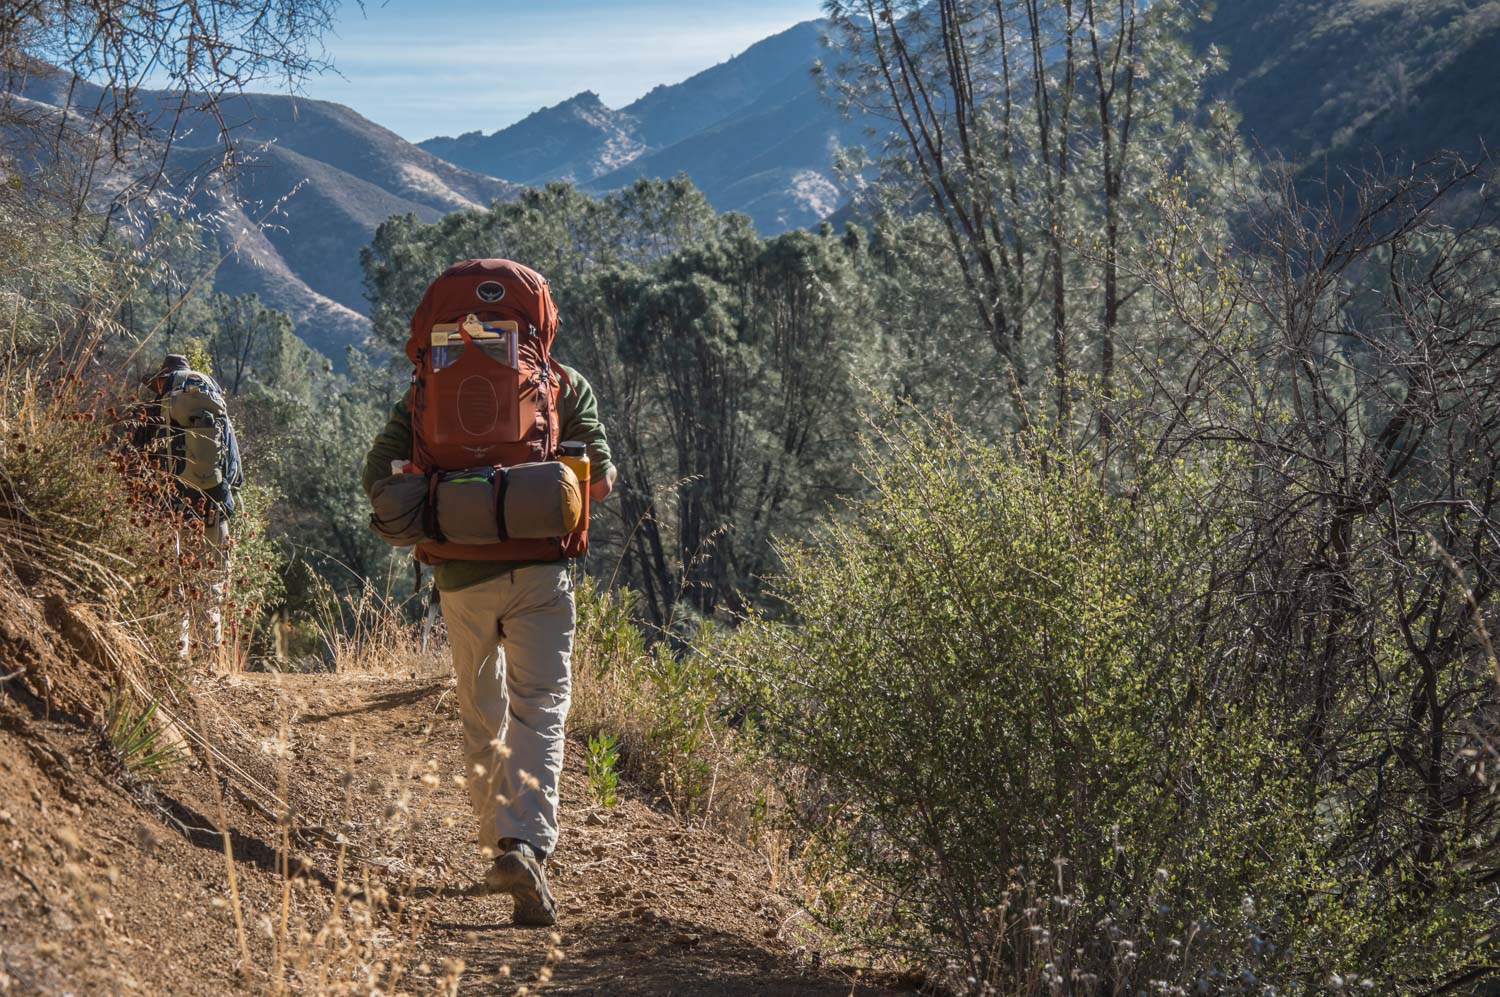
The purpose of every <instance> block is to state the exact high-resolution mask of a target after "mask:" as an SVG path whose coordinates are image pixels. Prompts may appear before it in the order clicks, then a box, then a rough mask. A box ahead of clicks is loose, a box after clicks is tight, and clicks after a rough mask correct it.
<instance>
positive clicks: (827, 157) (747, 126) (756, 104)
mask: <svg viewBox="0 0 1500 997" xmlns="http://www.w3.org/2000/svg"><path fill="white" fill-rule="evenodd" d="M827 29H828V24H827V22H825V21H805V22H803V23H801V24H797V25H794V26H793V27H791V28H788V29H787V30H785V31H782V32H780V33H778V34H775V35H772V36H771V37H769V38H766V39H764V40H762V41H760V42H757V43H755V44H754V45H752V46H750V47H749V48H748V49H746V50H745V51H744V52H742V53H740V54H739V55H737V56H735V57H734V58H732V59H729V60H728V61H726V62H723V63H720V64H719V65H717V66H714V67H712V68H710V69H706V70H704V71H703V72H701V73H697V74H695V75H694V76H691V77H689V78H688V79H686V80H683V81H682V82H681V83H675V84H671V85H664V86H658V87H656V88H654V89H652V90H651V92H649V93H647V94H646V95H645V96H643V97H641V98H640V99H639V100H636V101H634V102H633V103H631V104H629V105H627V106H626V107H624V108H621V109H619V110H615V109H612V108H610V107H608V106H606V105H605V104H604V103H603V101H602V100H600V98H599V96H598V94H596V93H594V92H592V91H588V90H586V91H584V92H582V93H580V94H577V95H576V96H574V97H571V98H569V99H568V100H565V101H563V102H562V103H560V104H556V105H554V106H552V107H547V108H543V109H542V110H540V111H537V112H535V113H533V114H531V115H528V116H527V117H526V118H524V119H522V120H521V121H518V122H516V123H515V124H513V125H511V126H509V127H508V128H503V129H501V130H500V131H497V132H494V133H492V134H489V135H485V134H483V133H481V132H478V131H474V132H467V133H465V134H463V135H459V136H457V137H456V138H449V137H446V136H439V137H437V138H431V139H428V140H427V141H425V142H422V143H420V145H421V147H422V148H424V149H426V150H427V151H429V152H431V153H434V154H435V155H438V156H441V157H443V158H444V159H446V160H448V161H449V162H452V163H455V164H457V165H459V166H463V167H465V168H467V169H470V170H473V171H475V172H478V173H486V174H488V175H490V176H494V177H503V178H505V179H507V180H512V181H515V182H517V183H522V184H526V185H537V184H542V183H545V182H547V181H550V180H566V181H570V182H573V183H576V184H578V185H579V186H581V187H583V188H584V189H585V190H589V191H591V192H595V193H600V192H604V191H608V190H613V189H616V188H619V187H623V186H626V185H628V184H629V183H631V182H632V181H634V180H635V179H637V178H638V177H643V176H650V177H658V176H674V175H676V174H678V173H686V174H687V175H688V176H689V177H691V178H692V180H693V182H694V183H695V184H696V185H697V186H698V187H699V188H700V189H701V190H702V191H703V192H704V194H705V195H707V197H708V199H709V201H710V202H711V203H712V204H713V205H714V206H715V207H716V208H718V209H719V210H721V211H743V212H745V213H746V214H748V215H749V216H750V217H751V219H752V220H754V221H755V223H756V226H757V227H758V228H759V229H760V230H761V231H762V232H763V233H768V234H769V233H774V232H780V231H783V230H785V229H788V228H796V227H799V226H805V225H813V224H816V223H817V222H819V221H821V220H823V219H824V218H826V217H828V216H829V215H830V214H832V213H833V211H834V210H835V209H836V208H837V207H838V205H839V204H840V203H841V200H842V194H841V192H840V191H839V188H838V184H837V180H836V179H835V177H834V172H833V158H834V154H835V152H836V151H837V149H838V147H839V146H841V145H849V144H853V143H856V142H858V141H860V140H861V138H862V137H863V133H862V130H861V128H860V126H859V125H857V124H856V123H855V122H851V121H849V120H846V119H845V118H844V117H843V116H842V115H841V114H840V113H839V111H838V110H837V109H836V108H835V107H833V106H832V105H831V104H830V103H829V102H827V101H826V100H824V99H823V98H822V97H821V96H820V95H819V94H818V92H817V89H816V85H815V83H814V81H813V78H812V67H813V65H814V63H815V62H817V61H818V60H819V59H820V58H822V57H823V56H824V55H825V54H826V52H825V50H824V48H823V45H822V37H823V35H824V33H825V32H826V31H827Z"/></svg>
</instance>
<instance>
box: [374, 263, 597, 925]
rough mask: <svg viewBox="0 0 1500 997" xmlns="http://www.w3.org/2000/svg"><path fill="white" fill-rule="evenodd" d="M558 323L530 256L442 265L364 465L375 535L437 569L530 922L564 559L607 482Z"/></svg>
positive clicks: (545, 831)
mask: <svg viewBox="0 0 1500 997" xmlns="http://www.w3.org/2000/svg"><path fill="white" fill-rule="evenodd" d="M557 325H558V321H557V308H556V306H555V305H554V304H553V302H552V296H551V292H550V290H549V289H548V286H547V281H546V279H545V278H543V277H542V276H541V275H540V274H538V273H536V272H535V271H533V270H530V269H528V268H527V267H524V266H521V265H520V264H517V263H512V262H510V261H508V260H467V261H465V262H463V263H459V264H456V265H454V266H452V267H450V268H449V269H448V270H446V271H445V272H444V273H443V274H442V275H441V276H439V277H438V278H437V279H436V280H435V281H433V283H432V285H431V286H430V287H428V289H427V292H426V294H425V295H424V297H423V298H422V302H421V304H420V305H419V306H418V308H417V310H416V313H415V314H414V315H413V316H412V320H411V334H410V337H409V338H408V340H407V344H406V352H407V356H408V357H409V358H410V359H411V361H412V363H413V365H414V372H413V375H412V386H411V389H410V391H409V392H408V393H407V396H406V398H405V399H403V400H402V401H401V402H399V403H398V404H397V405H396V407H395V408H394V409H393V410H392V411H391V416H390V420H389V421H388V422H387V424H386V427H385V429H384V430H383V431H382V432H381V434H380V435H379V436H378V437H377V438H376V440H375V442H374V444H373V445H372V446H371V448H370V451H369V454H368V456H367V457H366V460H365V467H364V474H363V484H364V488H365V491H366V493H367V494H369V495H370V496H371V500H372V504H373V505H374V508H375V514H374V516H372V525H373V526H374V528H375V529H376V531H377V532H378V533H380V534H381V535H382V536H383V537H384V538H385V539H386V540H388V541H389V542H391V543H394V544H398V545H404V544H408V543H416V544H417V557H418V558H419V559H420V560H422V561H423V562H425V563H427V564H431V565H433V566H434V568H433V577H434V580H435V582H436V584H437V588H438V590H439V592H441V594H442V614H443V619H444V622H445V623H446V625H447V630H448V640H449V643H450V645H451V646H452V652H453V670H454V674H455V676H456V678H457V682H458V687H457V693H458V697H457V698H458V710H459V716H460V718H461V720H462V722H463V733H464V763H465V775H466V778H467V785H468V791H469V799H470V802H471V803H472V805H473V808H474V814H475V817H476V819H477V822H478V834H479V845H480V846H481V849H482V850H483V851H484V852H485V854H487V855H493V856H494V862H493V865H492V867H491V869H490V870H489V873H488V875H487V876H486V882H487V883H488V884H489V886H490V887H491V888H492V889H493V890H495V891H497V892H503V893H509V894H510V895H511V896H512V897H514V898H515V920H516V923H518V924H524V925H550V924H552V923H554V921H555V917H556V907H555V904H554V902H553V899H552V895H551V893H550V891H549V890H548V888H547V875H546V871H545V863H546V861H547V858H548V856H549V855H550V854H551V853H552V851H553V849H554V848H555V847H556V845H557V835H558V818H557V808H558V780H559V778H560V776H561V774H562V764H563V743H564V737H563V722H564V720H565V719H566V717H567V713H568V705H569V696H570V688H571V682H570V670H569V669H570V660H571V656H572V650H573V626H574V606H573V583H572V577H571V575H570V573H569V568H568V559H570V558H575V557H579V556H581V555H582V554H583V553H584V551H585V550H586V549H587V546H588V516H587V505H588V500H589V499H590V498H592V499H595V500H599V499H603V498H604V497H605V496H606V495H608V494H609V492H610V490H611V488H612V487H613V485H614V480H615V468H614V466H613V465H612V464H611V462H610V452H609V445H608V443H607V441H606V439H605V433H604V427H603V424H602V423H601V422H600V418H599V411H598V403H597V401H596V399H595V397H594V393H593V390H592V389H591V388H590V387H589V384H588V382H587V381H586V380H584V378H583V377H582V376H581V375H580V374H579V373H578V372H577V371H575V370H573V369H572V368H570V367H567V366H564V365H562V364H560V363H558V362H557V361H555V360H553V359H552V356H551V350H552V344H553V340H554V337H555V336H556V334H557ZM580 476H581V478H582V479H583V480H580Z"/></svg>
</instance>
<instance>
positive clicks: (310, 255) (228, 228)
mask: <svg viewBox="0 0 1500 997" xmlns="http://www.w3.org/2000/svg"><path fill="white" fill-rule="evenodd" d="M70 85H71V86H72V93H71V107H72V108H73V109H74V110H82V111H87V110H89V109H92V108H93V107H95V106H97V105H98V104H100V103H101V102H102V101H104V100H105V95H104V93H103V92H102V91H101V90H100V89H99V88H98V87H94V86H91V85H89V84H70V80H69V78H68V77H67V76H66V74H63V73H61V72H58V71H56V70H53V69H51V68H50V67H42V66H38V68H37V71H36V72H35V73H34V74H33V75H32V76H30V77H28V78H27V79H25V80H23V81H21V83H20V85H19V86H18V87H17V88H16V91H15V93H13V94H10V95H8V96H10V97H11V99H13V100H19V101H26V102H27V103H28V106H32V107H35V108H39V109H44V110H50V111H51V113H52V114H53V116H54V119H60V117H61V114H62V108H63V106H64V104H65V103H66V102H67V101H68V100H69V88H70ZM179 104H180V101H179V98H178V96H177V95H176V94H173V93H169V92H161V91H156V92H146V93H143V94H141V95H140V109H141V114H142V117H143V119H144V120H145V121H146V122H147V123H148V124H150V125H153V126H154V127H155V129H156V131H157V133H158V134H165V133H166V131H167V129H168V128H169V127H171V126H172V125H174V124H175V128H176V138H175V139H174V141H173V143H172V146H171V152H170V154H169V156H168V157H167V160H166V182H167V186H168V188H169V189H171V190H173V191H176V192H178V193H180V194H182V195H183V196H187V197H189V198H190V199H191V201H192V203H193V205H194V207H195V208H196V209H197V210H198V212H199V220H200V221H202V222H203V223H204V224H205V225H207V226H208V227H209V228H210V229H211V230H212V231H213V232H214V233H215V235H216V238H217V239H218V242H219V247H220V250H221V251H222V252H224V253H226V254H227V256H226V259H225V260H224V262H223V263H222V264H221V265H220V267H219V270H218V272H217V273H216V274H215V280H214V284H215V287H216V288H218V289H219V290H223V291H227V292H230V293H244V292H249V291H254V292H256V293H258V294H260V296H261V297H262V299H263V300H264V301H265V302H266V303H267V304H270V305H272V306H273V307H276V308H278V309H281V310H283V311H286V312H287V313H289V314H290V315H291V316H292V320H293V323H294V327H295V329H296V331H297V333H298V335H300V336H301V337H302V338H303V339H304V340H306V341H307V342H308V343H310V344H311V345H313V346H315V347H316V348H318V349H320V350H322V351H323V352H324V353H325V354H326V355H328V356H329V357H330V358H332V359H333V360H335V362H339V361H341V359H342V357H343V353H344V347H345V346H346V345H348V344H350V343H355V342H358V341H360V340H362V339H363V338H364V337H365V335H367V333H368V331H369V322H368V320H367V319H366V318H365V317H364V312H365V310H366V302H365V298H364V288H363V278H362V274H361V272H360V265H359V253H360V249H361V248H363V247H364V246H365V245H366V244H368V243H369V241H370V238H371V236H373V234H374V232H375V228H376V226H378V225H379V224H380V223H381V222H383V221H385V220H386V219H387V218H389V217H390V216H391V215H395V214H407V213H410V214H415V215H417V216H418V217H419V218H421V219H423V220H424V221H434V220H436V219H437V218H439V217H441V216H442V215H443V214H446V213H447V212H450V211H454V210H457V209H461V208H467V207H474V206H477V205H487V204H489V203H490V202H492V201H494V200H496V199H503V198H508V197H512V196H514V194H515V192H516V191H517V189H518V188H517V187H516V186H515V185H514V184H510V183H507V182H505V181H502V180H497V179H495V178H494V177H490V176H485V175H483V174H480V173H474V172H471V171H469V170H465V169H463V168H461V167H458V166H455V165H453V164H452V163H449V162H447V161H445V160H443V159H440V158H439V157H437V156H434V155H433V154H431V153H429V152H427V151H425V150H423V149H419V148H417V147H416V146H414V145H412V144H411V143H409V142H407V141H406V140H405V139H403V138H401V137H400V136H399V135H396V134H395V133H394V132H391V131H389V130H387V129H385V128H382V127H380V126H379V125H376V124H375V123H374V122H372V121H370V120H368V119H367V118H364V117H362V116H361V115H359V114H357V113H355V112H354V111H352V110H350V109H349V108H347V107H344V106H342V105H339V104H332V103H328V102H326V101H315V100H303V99H301V98H297V97H289V96H281V95H273V94H244V95H239V96H232V97H228V98H226V99H225V100H223V101H222V103H221V105H220V108H219V110H220V113H221V114H222V115H223V118H224V120H225V122H227V123H228V124H229V125H230V126H231V129H232V130H231V136H232V141H233V142H234V143H235V146H236V152H237V154H238V156H239V157H240V158H241V160H242V162H241V165H240V167H239V169H238V171H237V172H236V173H235V174H234V175H233V176H231V177H228V178H224V177H221V176H215V175H213V174H212V173H210V172H208V170H209V169H210V168H211V167H212V166H213V164H216V163H217V162H219V160H220V159H221V158H222V153H223V148H222V145H221V143H220V129H219V124H218V122H217V121H216V120H215V119H214V118H213V117H211V116H210V115H208V114H205V113H203V112H200V111H195V110H188V111H186V112H185V113H179ZM75 120H76V118H75ZM151 165H152V162H151V160H149V159H141V160H138V161H136V162H134V163H127V164H125V165H124V166H117V167H115V169H114V171H113V173H114V175H113V176H111V177H109V178H108V179H106V181H105V182H104V183H103V184H102V186H103V187H105V188H108V189H114V188H117V187H118V186H120V185H122V184H123V183H125V182H127V181H128V180H129V179H130V178H131V177H132V176H139V175H140V174H141V173H142V172H144V171H145V170H147V169H148V168H149V167H150V166H151Z"/></svg>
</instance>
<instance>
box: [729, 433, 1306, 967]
mask: <svg viewBox="0 0 1500 997" xmlns="http://www.w3.org/2000/svg"><path fill="white" fill-rule="evenodd" d="M885 443H886V444H887V447H886V449H885V450H884V451H883V452H882V453H881V455H880V457H879V459H872V460H871V462H870V476H871V483H872V485H873V487H874V494H873V495H872V497H871V498H869V499H868V500H867V501H865V502H863V503H862V504H860V505H859V506H858V507H857V508H856V509H855V510H853V512H854V514H853V515H852V516H851V517H849V519H848V520H846V521H844V522H842V523H840V524H835V525H833V526H831V527H830V528H829V529H828V532H827V534H826V536H825V537H823V538H822V539H821V540H820V541H818V542H817V543H815V544H812V545H809V546H805V547H800V548H794V549H792V550H789V551H788V552H787V554H786V563H787V568H786V572H785V574H784V576H783V577H782V578H781V579H780V582H779V592H780V594H781V596H782V598H783V599H784V600H785V602H786V603H787V605H788V606H789V607H790V608H791V609H792V610H794V612H795V615H796V622H795V623H794V624H790V625H788V624H780V623H773V622H769V621H766V620H764V619H762V620H756V621H753V622H752V624H751V626H750V628H749V629H750V631H751V635H752V636H751V637H749V638H746V639H741V640H740V641H739V642H738V647H739V653H740V654H741V656H742V658H741V663H742V665H743V671H744V674H746V675H747V676H748V678H747V680H746V681H747V685H748V686H749V689H750V691H751V692H752V693H753V694H754V695H755V696H756V699H757V709H758V712H759V714H760V715H761V717H762V732H763V734H764V735H765V736H766V738H767V739H768V742H769V744H770V745H771V750H773V751H774V753H775V754H776V755H777V756H778V757H779V759H781V760H782V761H784V762H785V763H787V767H785V768H783V769H782V771H784V772H788V773H792V774H793V778H796V779H799V780H802V785H801V786H800V787H794V786H790V785H789V786H788V787H787V788H786V790H785V795H786V797H787V799H788V800H789V804H790V808H791V811H790V816H791V817H792V818H793V819H794V820H795V822H796V824H797V826H798V829H799V830H800V832H801V834H802V835H804V836H805V837H806V838H807V839H808V841H809V846H808V848H807V851H808V852H809V853H810V854H821V855H824V856H831V860H832V868H833V870H834V871H835V872H838V871H842V872H843V873H844V878H843V881H842V883H840V882H838V881H837V877H834V878H833V879H830V885H829V887H828V888H827V889H825V890H824V892H823V896H822V909H821V913H822V914H823V915H824V916H825V917H826V918H828V919H829V920H830V921H832V922H833V923H835V924H836V925H839V926H841V927H843V928H845V929H847V930H851V931H855V932H857V933H859V934H861V935H863V936H864V937H865V938H866V939H867V940H869V941H872V942H875V943H877V944H882V945H899V946H901V947H903V948H910V947H912V946H915V947H916V948H917V950H918V951H921V952H925V953H927V954H928V956H930V957H932V959H933V961H934V963H935V964H936V965H937V966H939V967H946V968H945V969H944V970H943V972H944V975H945V976H947V977H949V980H948V982H949V983H951V984H953V985H955V986H958V987H959V988H960V989H968V990H970V991H972V992H975V993H980V992H983V993H992V992H1005V993H1038V992H1071V991H1073V990H1074V989H1075V988H1081V989H1084V990H1087V991H1089V992H1093V991H1094V990H1096V989H1097V990H1099V991H1100V992H1118V991H1117V989H1116V988H1118V990H1128V991H1129V992H1136V991H1137V990H1138V989H1148V988H1149V989H1150V990H1151V992H1157V990H1158V987H1157V983H1160V984H1161V987H1162V988H1165V989H1166V990H1168V991H1171V992H1183V989H1180V988H1186V990H1187V991H1188V992H1200V991H1199V990H1198V989H1197V988H1199V987H1208V988H1210V989H1213V990H1218V989H1219V988H1220V987H1221V986H1223V985H1224V984H1225V982H1226V981H1233V980H1238V979H1240V978H1241V977H1242V976H1243V977H1244V979H1246V980H1253V979H1258V978H1262V977H1267V976H1269V975H1271V974H1273V973H1274V971H1275V970H1276V968H1277V967H1278V965H1280V963H1278V961H1277V959H1278V953H1279V952H1280V951H1281V949H1280V948H1279V947H1278V946H1284V945H1286V944H1287V942H1288V936H1287V932H1289V931H1291V930H1293V929H1292V927H1291V922H1292V920H1293V919H1294V917H1295V915H1296V914H1300V913H1301V910H1302V908H1301V907H1300V906H1298V905H1299V903H1300V901H1299V900H1298V899H1297V898H1298V897H1299V896H1304V895H1305V894H1299V893H1298V890H1299V889H1301V888H1302V887H1303V886H1305V885H1306V884H1305V883H1299V882H1298V877H1299V876H1302V875H1304V874H1305V872H1306V869H1305V868H1304V863H1302V862H1301V860H1300V858H1299V856H1301V855H1302V854H1304V853H1305V851H1306V850H1307V847H1308V844H1309V839H1310V838H1311V837H1313V836H1314V835H1315V834H1316V829H1315V827H1314V825H1313V823H1312V822H1311V821H1310V820H1308V819H1307V818H1308V817H1309V815H1308V814H1307V813H1306V812H1305V811H1302V810H1301V808H1302V807H1303V806H1304V805H1305V803H1306V801H1305V800H1303V799H1299V798H1297V797H1296V795H1295V794H1292V793H1291V792H1289V788H1290V785H1291V783H1290V777H1289V771H1290V765H1291V762H1292V759H1291V757H1290V755H1291V748H1290V747H1288V746H1287V745H1286V744H1285V743H1284V742H1282V741H1280V740H1278V739H1277V738H1276V737H1275V731H1274V730H1273V729H1271V728H1270V727H1269V726H1268V725H1267V724H1265V723H1264V722H1263V721H1262V720H1261V717H1260V714H1259V712H1258V711H1257V709H1256V703H1255V698H1254V695H1253V693H1251V694H1250V695H1248V696H1246V697H1244V698H1241V699H1240V700H1238V701H1235V700H1228V699H1225V698H1222V697H1220V696H1218V695H1217V694H1216V691H1215V689H1214V688H1213V686H1212V682H1211V680H1212V676H1213V672H1212V670H1211V669H1210V668H1209V667H1208V666H1209V663H1210V661H1211V659H1212V656H1213V654H1214V653H1215V651H1216V650H1217V649H1215V648H1213V647H1210V646H1207V645H1206V644H1205V641H1204V636H1205V634H1204V631H1203V629H1202V627H1201V626H1200V621H1201V616H1202V610H1203V604H1202V596H1203V594H1204V593H1205V592H1206V591H1207V590H1208V588H1209V584H1210V578H1209V577H1208V573H1209V564H1210V559H1209V558H1207V557H1206V556H1205V552H1206V551H1212V550H1213V549H1214V548H1215V545H1216V544H1218V543H1219V542H1220V541H1221V540H1222V538H1223V536H1224V535H1225V534H1226V529H1227V517H1226V516H1225V515H1223V514H1221V513H1214V512H1211V511H1209V507H1208V506H1206V505H1204V504H1203V503H1201V502H1199V501H1197V499H1198V497H1199V496H1201V495H1203V494H1206V493H1209V492H1210V491H1211V487H1212V486H1211V482H1210V480H1209V479H1208V478H1207V477H1206V476H1205V475H1204V474H1203V473H1202V472H1201V471H1199V470H1198V469H1194V468H1191V467H1184V466H1177V467H1170V468H1163V469H1162V471H1161V472H1160V473H1157V472H1153V473H1149V474H1145V475H1143V476H1142V478H1141V480H1140V481H1139V482H1138V483H1137V484H1135V485H1133V486H1132V487H1130V488H1129V489H1125V488H1120V489H1115V488H1112V487H1111V486H1110V485H1109V484H1107V483H1106V482H1105V481H1102V480H1101V476H1100V474H1099V472H1098V470H1097V467H1096V466H1095V465H1094V464H1092V462H1091V461H1089V460H1087V459H1084V458H1080V457H1076V456H1075V455H1073V454H1072V453H1069V452H1066V451H1065V450H1063V449H1062V448H1061V447H1057V446H1055V445H1052V444H1051V442H1050V441H1047V440H1032V441H1031V442H1020V443H1015V444H1013V445H1010V446H985V445H981V444H978V443H976V442H973V441H970V440H966V439H964V438H963V437H962V436H961V435H960V434H959V433H958V431H957V430H955V429H953V428H952V427H936V428H932V429H928V430H921V431H917V432H914V433H905V432H897V433H896V435H895V436H894V437H893V438H890V439H887V440H886V441H885ZM872 456H873V455H872ZM1168 471H1169V472H1170V473H1166V472H1168ZM809 780H810V781H809ZM1293 907H1297V910H1296V911H1295V912H1294V911H1293ZM1273 939H1274V940H1273ZM964 981H967V983H965V982H964ZM1174 988H1177V989H1174Z"/></svg>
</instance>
